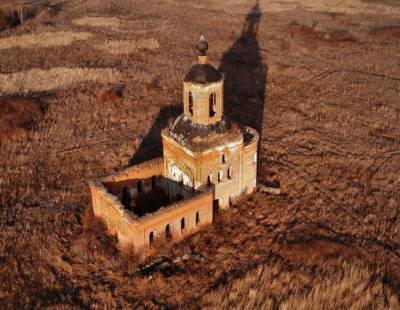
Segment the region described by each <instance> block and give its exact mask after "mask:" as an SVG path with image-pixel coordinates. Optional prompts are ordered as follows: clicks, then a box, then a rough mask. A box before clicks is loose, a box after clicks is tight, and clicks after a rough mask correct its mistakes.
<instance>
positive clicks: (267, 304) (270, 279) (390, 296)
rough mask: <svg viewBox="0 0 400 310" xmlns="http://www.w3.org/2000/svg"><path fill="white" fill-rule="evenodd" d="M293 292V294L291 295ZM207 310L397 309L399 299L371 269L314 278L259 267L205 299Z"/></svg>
mask: <svg viewBox="0 0 400 310" xmlns="http://www.w3.org/2000/svg"><path fill="white" fill-rule="evenodd" d="M289 292H290V293H289ZM201 307H202V308H205V309H232V308H234V309H276V308H277V307H279V308H280V309H384V308H390V309H398V308H399V307H400V303H399V299H398V296H397V295H396V294H395V293H394V292H393V291H392V290H391V289H390V288H389V287H388V286H387V285H385V283H384V280H383V279H382V278H379V277H377V276H376V275H375V274H373V272H371V271H370V270H368V268H366V267H363V266H352V265H349V264H347V263H342V265H340V266H339V268H337V269H336V270H335V271H334V272H331V273H329V274H326V275H323V276H321V275H319V276H317V277H316V278H315V279H311V278H310V276H309V275H307V274H306V273H303V272H302V271H299V273H298V274H296V275H294V274H292V273H289V272H284V273H281V272H280V271H279V270H278V269H276V268H273V267H272V268H271V267H269V266H259V267H258V268H257V269H256V270H254V271H251V272H249V273H246V274H245V276H244V277H243V278H240V279H238V280H234V281H232V282H231V283H230V284H229V285H226V286H224V287H223V288H222V289H219V290H217V291H214V292H212V293H209V294H207V295H206V296H204V297H203V298H202V302H201Z"/></svg>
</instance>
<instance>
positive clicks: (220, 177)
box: [218, 171, 224, 182]
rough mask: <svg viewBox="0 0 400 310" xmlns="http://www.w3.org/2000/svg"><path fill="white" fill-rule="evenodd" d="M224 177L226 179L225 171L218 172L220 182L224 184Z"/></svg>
mask: <svg viewBox="0 0 400 310" xmlns="http://www.w3.org/2000/svg"><path fill="white" fill-rule="evenodd" d="M223 177H224V172H223V171H220V172H218V182H222V180H223Z"/></svg>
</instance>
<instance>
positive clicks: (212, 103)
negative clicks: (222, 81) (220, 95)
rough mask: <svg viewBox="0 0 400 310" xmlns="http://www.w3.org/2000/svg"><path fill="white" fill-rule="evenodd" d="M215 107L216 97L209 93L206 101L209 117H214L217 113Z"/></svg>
mask: <svg viewBox="0 0 400 310" xmlns="http://www.w3.org/2000/svg"><path fill="white" fill-rule="evenodd" d="M216 105H217V97H216V95H215V93H211V94H210V97H209V99H208V109H209V114H210V117H214V116H215V114H216V113H217V111H216Z"/></svg>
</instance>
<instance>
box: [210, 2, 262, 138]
mask: <svg viewBox="0 0 400 310" xmlns="http://www.w3.org/2000/svg"><path fill="white" fill-rule="evenodd" d="M261 15H262V14H261V11H260V5H259V0H257V2H256V3H255V5H254V6H253V7H252V9H251V10H250V12H249V13H248V14H247V16H246V20H245V23H244V25H243V29H242V33H241V35H240V37H239V38H238V39H237V40H236V41H235V43H234V44H233V45H232V47H231V48H230V49H229V50H228V51H227V52H225V53H224V55H223V57H222V61H221V64H220V66H219V68H218V69H219V71H221V72H222V73H224V75H225V77H226V78H225V84H224V102H225V105H224V113H225V114H226V115H227V116H228V118H230V119H232V120H233V121H235V122H237V123H238V124H240V125H242V126H250V127H252V128H254V129H256V130H257V131H258V132H259V134H260V135H261V133H262V122H263V113H264V100H265V96H266V91H267V89H266V85H267V74H268V67H267V65H266V64H264V62H263V60H262V57H261V51H260V46H259V44H258V40H257V33H258V28H259V24H260V20H261ZM260 140H261V139H260Z"/></svg>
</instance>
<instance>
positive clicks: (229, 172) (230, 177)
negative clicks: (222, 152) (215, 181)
mask: <svg viewBox="0 0 400 310" xmlns="http://www.w3.org/2000/svg"><path fill="white" fill-rule="evenodd" d="M232 176H233V169H232V167H229V168H228V179H232Z"/></svg>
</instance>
